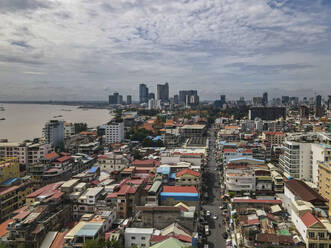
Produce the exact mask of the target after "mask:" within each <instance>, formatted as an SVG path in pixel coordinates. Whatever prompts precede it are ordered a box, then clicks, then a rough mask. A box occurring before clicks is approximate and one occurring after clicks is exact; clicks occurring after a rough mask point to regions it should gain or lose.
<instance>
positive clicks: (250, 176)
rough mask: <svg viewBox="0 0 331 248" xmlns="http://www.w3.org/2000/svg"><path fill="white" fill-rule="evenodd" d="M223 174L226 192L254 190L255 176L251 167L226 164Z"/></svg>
mask: <svg viewBox="0 0 331 248" xmlns="http://www.w3.org/2000/svg"><path fill="white" fill-rule="evenodd" d="M224 175H225V178H224V182H225V184H226V189H227V191H228V192H242V191H245V192H249V191H254V192H255V187H256V178H255V171H254V170H253V169H252V168H250V167H248V166H242V165H227V167H226V170H225V173H224Z"/></svg>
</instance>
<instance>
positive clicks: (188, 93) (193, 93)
mask: <svg viewBox="0 0 331 248" xmlns="http://www.w3.org/2000/svg"><path fill="white" fill-rule="evenodd" d="M197 95H198V91H197V90H180V91H179V99H178V100H179V103H180V104H185V103H186V96H197Z"/></svg>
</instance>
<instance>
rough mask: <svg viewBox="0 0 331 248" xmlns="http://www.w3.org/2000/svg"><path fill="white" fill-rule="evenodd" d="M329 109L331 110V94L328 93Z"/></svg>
mask: <svg viewBox="0 0 331 248" xmlns="http://www.w3.org/2000/svg"><path fill="white" fill-rule="evenodd" d="M328 109H329V110H331V95H328Z"/></svg>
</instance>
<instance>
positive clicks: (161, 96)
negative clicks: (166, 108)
mask: <svg viewBox="0 0 331 248" xmlns="http://www.w3.org/2000/svg"><path fill="white" fill-rule="evenodd" d="M157 100H161V101H162V102H167V101H169V84H168V83H165V84H158V85H157Z"/></svg>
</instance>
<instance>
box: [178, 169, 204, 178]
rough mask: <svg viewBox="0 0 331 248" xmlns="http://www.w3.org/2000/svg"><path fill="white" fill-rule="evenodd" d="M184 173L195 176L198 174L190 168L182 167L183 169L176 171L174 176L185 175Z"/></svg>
mask: <svg viewBox="0 0 331 248" xmlns="http://www.w3.org/2000/svg"><path fill="white" fill-rule="evenodd" d="M185 174H189V175H192V176H195V177H199V176H200V173H199V172H196V171H194V170H191V169H183V170H181V171H179V172H177V173H176V177H180V176H182V175H185Z"/></svg>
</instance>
